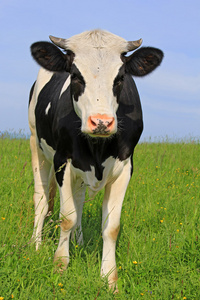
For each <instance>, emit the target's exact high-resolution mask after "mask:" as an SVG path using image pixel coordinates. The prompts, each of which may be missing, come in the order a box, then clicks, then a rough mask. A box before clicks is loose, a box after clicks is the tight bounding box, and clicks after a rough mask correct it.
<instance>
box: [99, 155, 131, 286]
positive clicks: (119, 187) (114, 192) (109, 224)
mask: <svg viewBox="0 0 200 300" xmlns="http://www.w3.org/2000/svg"><path fill="white" fill-rule="evenodd" d="M124 163H125V166H124V168H123V171H122V173H121V174H120V175H119V176H118V178H117V179H115V180H114V181H112V182H110V183H108V184H107V185H106V187H105V195H104V201H103V213H102V236H103V255H102V265H101V275H102V276H105V275H106V276H108V283H109V287H110V288H113V289H117V285H116V282H117V279H118V275H117V268H116V260H115V248H116V241H117V236H118V233H119V229H120V216H121V208H122V203H123V200H124V196H125V192H126V189H127V186H128V183H129V180H130V177H131V160H130V159H128V160H126V161H125V162H124Z"/></svg>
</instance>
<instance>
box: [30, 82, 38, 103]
mask: <svg viewBox="0 0 200 300" xmlns="http://www.w3.org/2000/svg"><path fill="white" fill-rule="evenodd" d="M35 83H36V81H35V82H34V84H33V85H32V88H31V90H30V94H29V102H28V105H30V102H31V99H32V96H33V91H34V87H35Z"/></svg>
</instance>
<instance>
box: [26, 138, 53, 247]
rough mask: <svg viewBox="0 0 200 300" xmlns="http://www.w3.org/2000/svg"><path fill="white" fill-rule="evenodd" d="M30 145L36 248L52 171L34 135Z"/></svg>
mask: <svg viewBox="0 0 200 300" xmlns="http://www.w3.org/2000/svg"><path fill="white" fill-rule="evenodd" d="M30 146H31V153H32V168H33V175H34V196H33V200H34V206H35V220H34V230H33V239H34V240H35V242H36V250H37V249H38V247H39V245H40V244H41V240H42V227H43V223H44V219H45V216H46V214H47V212H48V193H49V191H48V181H49V172H50V167H51V165H50V163H49V162H48V161H47V160H46V159H45V157H44V155H43V152H42V150H41V149H40V148H39V146H38V145H37V143H36V137H35V136H34V135H32V136H31V138H30Z"/></svg>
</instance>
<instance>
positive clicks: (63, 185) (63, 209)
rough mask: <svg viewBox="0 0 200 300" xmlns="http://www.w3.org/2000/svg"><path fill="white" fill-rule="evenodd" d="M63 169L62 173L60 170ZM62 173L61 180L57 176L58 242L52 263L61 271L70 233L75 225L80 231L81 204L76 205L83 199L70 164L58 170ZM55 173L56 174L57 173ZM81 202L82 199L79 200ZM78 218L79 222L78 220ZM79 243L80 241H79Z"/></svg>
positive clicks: (79, 182) (66, 263)
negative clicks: (56, 262)
mask: <svg viewBox="0 0 200 300" xmlns="http://www.w3.org/2000/svg"><path fill="white" fill-rule="evenodd" d="M62 168H63V169H64V171H63V170H62ZM58 171H60V172H63V178H62V180H61V175H62V174H59V176H57V178H58V179H57V180H58V186H59V192H60V220H61V224H60V240H59V244H58V248H57V250H56V253H55V256H54V261H58V266H59V267H61V268H62V269H66V268H67V265H68V263H69V241H70V234H71V231H72V230H73V229H74V228H75V227H77V224H78V225H79V227H80V230H81V213H82V204H81V203H80V205H78V204H77V202H79V201H78V199H79V198H80V197H84V190H85V187H84V186H82V185H81V181H80V180H77V178H76V177H75V176H74V175H73V173H72V171H71V167H70V163H67V165H66V166H63V167H61V168H59V169H58ZM58 171H57V172H58ZM81 200H82V202H83V201H84V198H83V199H81ZM79 218H80V220H79ZM81 238H82V232H81V233H80V239H81ZM80 242H81V241H80Z"/></svg>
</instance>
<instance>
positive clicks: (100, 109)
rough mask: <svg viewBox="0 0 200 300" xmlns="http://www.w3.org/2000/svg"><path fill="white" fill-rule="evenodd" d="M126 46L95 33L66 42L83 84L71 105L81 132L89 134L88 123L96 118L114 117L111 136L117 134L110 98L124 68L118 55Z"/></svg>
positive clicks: (115, 38) (115, 105)
mask: <svg viewBox="0 0 200 300" xmlns="http://www.w3.org/2000/svg"><path fill="white" fill-rule="evenodd" d="M126 44H127V42H126V41H125V40H124V39H122V38H120V37H118V36H116V35H113V34H110V33H108V32H102V31H98V30H97V31H92V32H85V33H82V34H80V35H77V36H73V37H72V38H70V39H68V40H67V45H66V47H67V48H68V47H69V49H71V50H72V51H74V53H75V58H74V64H75V65H76V67H77V68H78V70H79V71H80V73H81V75H82V76H83V78H84V81H85V84H86V85H85V89H84V93H83V94H82V95H81V96H79V99H78V101H75V100H74V101H73V103H74V109H75V111H76V113H77V115H78V116H79V117H80V119H81V121H82V128H81V130H82V131H83V132H86V133H88V132H90V129H89V128H88V124H87V120H88V118H89V117H90V116H93V115H98V114H101V115H108V116H109V117H114V119H115V126H114V129H113V132H112V133H114V132H116V131H117V118H116V111H117V108H118V103H117V99H116V96H114V94H113V83H114V79H115V78H116V76H117V74H118V72H119V69H120V67H121V66H122V65H123V62H122V60H121V59H120V53H122V52H123V51H124V49H125V47H126Z"/></svg>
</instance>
